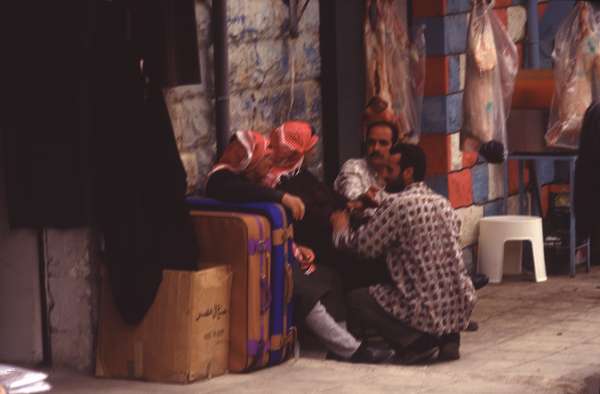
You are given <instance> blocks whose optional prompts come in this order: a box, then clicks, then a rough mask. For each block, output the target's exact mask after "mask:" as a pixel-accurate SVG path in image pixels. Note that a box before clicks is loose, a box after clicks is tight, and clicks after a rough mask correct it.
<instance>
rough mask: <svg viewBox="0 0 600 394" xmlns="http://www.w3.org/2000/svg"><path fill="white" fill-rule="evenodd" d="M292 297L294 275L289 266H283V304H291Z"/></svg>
mask: <svg viewBox="0 0 600 394" xmlns="http://www.w3.org/2000/svg"><path fill="white" fill-rule="evenodd" d="M293 296H294V274H293V271H292V266H291V265H290V264H286V265H285V303H286V304H289V303H290V302H292V298H293Z"/></svg>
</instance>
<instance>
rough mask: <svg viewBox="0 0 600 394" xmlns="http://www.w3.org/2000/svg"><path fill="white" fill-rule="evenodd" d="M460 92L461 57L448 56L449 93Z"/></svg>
mask: <svg viewBox="0 0 600 394" xmlns="http://www.w3.org/2000/svg"><path fill="white" fill-rule="evenodd" d="M459 90H460V56H459V55H453V56H448V93H456V92H458V91H459Z"/></svg>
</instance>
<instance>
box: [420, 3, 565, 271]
mask: <svg viewBox="0 0 600 394" xmlns="http://www.w3.org/2000/svg"><path fill="white" fill-rule="evenodd" d="M546 7H547V2H546V1H539V4H538V12H539V14H540V18H541V17H542V16H543V13H544V12H545V10H546ZM470 8H471V2H470V1H469V0H457V1H454V0H420V1H418V2H413V23H415V24H425V26H426V32H425V34H426V41H427V71H426V83H425V97H424V102H423V134H422V136H421V142H420V144H421V146H422V147H423V148H424V150H425V152H426V154H427V157H428V160H429V163H428V174H427V182H428V183H429V185H430V186H431V187H432V188H433V189H435V190H436V191H438V192H439V193H441V194H443V195H445V196H447V197H448V198H449V200H450V201H451V203H452V205H453V207H454V208H455V209H457V212H458V214H459V216H460V217H461V219H462V234H461V241H462V244H463V247H464V255H465V261H466V262H467V265H468V266H469V269H471V270H473V269H475V264H476V261H477V256H476V249H477V237H478V222H479V219H480V218H482V217H484V216H489V215H498V214H503V209H502V208H503V201H502V195H503V189H504V186H503V173H504V172H503V168H502V165H498V164H489V163H487V162H485V161H483V160H482V159H480V158H479V157H478V155H477V154H476V153H472V152H462V151H461V150H460V147H459V143H460V129H461V127H462V111H463V108H462V95H463V90H464V84H465V68H466V55H465V52H466V45H467V30H468V21H469V11H470ZM494 12H495V13H496V15H497V16H498V17H499V19H500V20H501V21H502V23H503V24H504V25H505V26H506V28H507V31H508V33H509V35H510V36H511V37H512V39H513V41H514V42H515V43H516V45H517V48H518V50H519V56H520V64H521V65H522V64H523V53H524V50H523V48H524V45H525V35H526V22H527V12H526V8H525V2H523V1H518V0H496V2H495V9H494ZM536 171H537V174H538V177H539V179H540V182H541V183H542V184H550V183H552V182H553V181H554V168H553V166H552V163H549V164H547V163H543V164H541V165H539V166H538V168H537V169H536ZM508 172H509V198H508V201H507V209H508V213H517V212H518V206H519V203H518V195H517V194H516V193H517V189H518V185H517V173H518V169H517V164H516V162H510V163H509V171H508ZM525 179H526V181H528V179H529V174H528V173H527V171H526V172H525ZM548 190H549V189H548V187H544V188H543V189H542V192H543V193H544V194H543V196H544V195H547V193H548ZM529 199H530V198H529V196H528V200H529ZM529 205H530V204H529V203H528V204H527V208H528V209H529Z"/></svg>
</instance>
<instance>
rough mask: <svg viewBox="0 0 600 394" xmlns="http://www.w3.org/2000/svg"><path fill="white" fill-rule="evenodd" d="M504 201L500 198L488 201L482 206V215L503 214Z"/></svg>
mask: <svg viewBox="0 0 600 394" xmlns="http://www.w3.org/2000/svg"><path fill="white" fill-rule="evenodd" d="M503 208H504V203H503V200H502V199H498V200H494V201H491V202H488V203H487V204H485V205H484V206H483V216H497V215H504V210H503Z"/></svg>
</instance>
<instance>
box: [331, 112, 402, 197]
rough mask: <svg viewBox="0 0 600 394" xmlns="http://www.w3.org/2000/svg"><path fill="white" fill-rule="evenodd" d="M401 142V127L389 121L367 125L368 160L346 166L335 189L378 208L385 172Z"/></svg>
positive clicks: (357, 161) (336, 181)
mask: <svg viewBox="0 0 600 394" xmlns="http://www.w3.org/2000/svg"><path fill="white" fill-rule="evenodd" d="M396 142H398V127H397V126H396V125H395V124H394V123H392V122H390V121H387V120H376V121H373V122H371V123H369V124H367V128H366V136H365V145H366V157H364V158H360V159H350V160H348V161H346V162H345V163H344V165H343V166H342V169H341V170H340V173H339V175H338V176H337V178H336V180H335V182H334V184H333V187H334V189H335V191H336V192H338V193H340V194H342V195H343V196H344V197H346V198H347V199H348V200H350V201H352V200H358V199H361V198H362V199H364V200H365V201H367V202H368V203H371V204H373V205H376V204H377V202H378V201H379V199H380V196H379V191H380V190H383V188H385V179H384V175H385V171H386V169H387V164H388V160H389V156H390V148H391V147H392V146H393V145H395V144H396Z"/></svg>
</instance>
